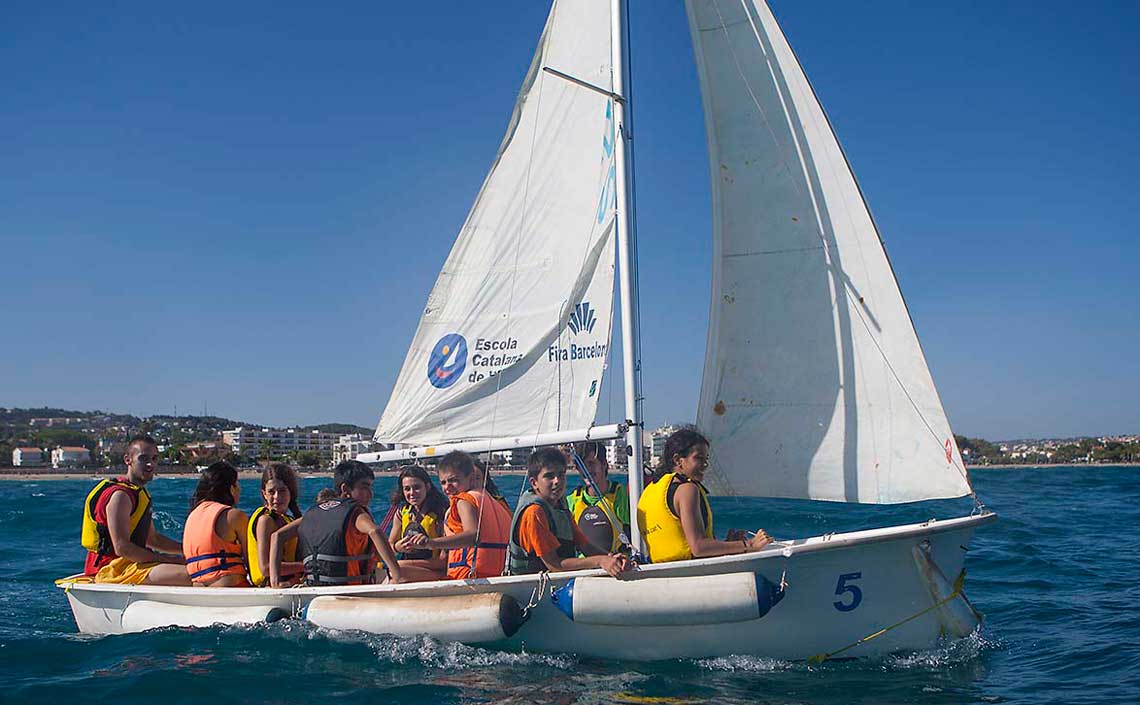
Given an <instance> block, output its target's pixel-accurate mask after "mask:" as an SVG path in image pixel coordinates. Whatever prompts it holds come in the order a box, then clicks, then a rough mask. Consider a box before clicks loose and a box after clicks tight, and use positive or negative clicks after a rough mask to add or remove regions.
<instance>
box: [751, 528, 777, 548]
mask: <svg viewBox="0 0 1140 705" xmlns="http://www.w3.org/2000/svg"><path fill="white" fill-rule="evenodd" d="M770 543H772V537H771V536H769V535H768V532H766V531H764V530H763V529H757V530H756V535H755V536H753V537H752V540H751V541H749V542H748V548H749V550H752V551H759V550H760V549H762V548H764V547H765V546H767V545H768V544H770Z"/></svg>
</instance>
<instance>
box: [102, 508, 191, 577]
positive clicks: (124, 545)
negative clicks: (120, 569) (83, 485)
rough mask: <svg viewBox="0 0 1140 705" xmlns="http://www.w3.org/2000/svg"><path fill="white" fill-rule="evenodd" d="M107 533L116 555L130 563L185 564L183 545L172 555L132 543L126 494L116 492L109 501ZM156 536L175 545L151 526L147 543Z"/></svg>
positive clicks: (129, 511)
mask: <svg viewBox="0 0 1140 705" xmlns="http://www.w3.org/2000/svg"><path fill="white" fill-rule="evenodd" d="M107 533H109V534H110V535H111V545H112V546H113V547H114V549H115V553H116V554H117V555H119V556H121V557H123V558H126V559H127V560H129V561H134V562H135V563H173V564H176V565H183V564H184V563H185V561H184V560H183V558H182V546H181V545H177V544H175V546H176V547H175V548H174V549H173V551H172V552H171V553H172V554H173V555H172V554H165V553H156V552H155V551H150V550H147V549H145V548H143V547H142V546H138V545H136V544H134V543H132V542H131V499H130V497H128V496H127V493H126V492H116V493H114V494H113V495H111V499H109V500H107ZM156 536H158V537H159V538H161V539H164V540H165V541H167V542H168V543H170V544H173V541H171V540H170V539H168V538H166V537H165V536H160V535H159V534H157V533H156V532H155V530H154V525H153V524H151V528H150V535H149V536H148V541H147V543H148V544H149V543H150V539H152V538H154V537H156Z"/></svg>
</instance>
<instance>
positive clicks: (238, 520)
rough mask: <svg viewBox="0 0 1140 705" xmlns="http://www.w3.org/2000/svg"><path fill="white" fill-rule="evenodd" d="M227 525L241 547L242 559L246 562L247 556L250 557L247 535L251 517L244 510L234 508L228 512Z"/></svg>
mask: <svg viewBox="0 0 1140 705" xmlns="http://www.w3.org/2000/svg"><path fill="white" fill-rule="evenodd" d="M226 524H227V525H228V528H229V530H230V531H231V532H233V533H232V534H231V536H234V537H235V539H236V540H237V544H238V545H239V546H241V551H240V553H241V557H242V560H243V561H244V560H245V559H246V556H248V555H249V546H246V545H245V533H246V531H247V530H248V529H249V517H248V516H247V515H246V513H245V512H243V511H242V510H240V509H238V508H236V507H233V508H230V509H227V510H226Z"/></svg>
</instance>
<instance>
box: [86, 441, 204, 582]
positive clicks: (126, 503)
mask: <svg viewBox="0 0 1140 705" xmlns="http://www.w3.org/2000/svg"><path fill="white" fill-rule="evenodd" d="M123 462H124V463H125V464H126V466H127V472H126V474H125V475H124V476H122V477H117V478H110V479H106V480H103V481H101V482H100V483H99V484H97V485H96V486H95V488H94V489H92V490H91V492H90V493H88V495H87V499H86V501H85V502H84V505H83V528H82V532H81V537H80V542H81V543H82V544H83V547H84V548H86V549H87V561H86V563H85V564H84V569H83V573H84V574H85V575H87V576H88V577H90V578H92V579H93V580H94V581H95V582H97V583H127V584H133V585H189V584H190V576H189V574H188V573H187V572H186V563H185V561H184V560H183V558H182V544H181V542H179V541H175V540H174V539H172V538H169V537H166V536H163V535H162V534H160V533H158V531H156V530H155V528H154V522H153V520H152V512H151V499H150V492H148V491H147V489H146V485H147V484H148V483H149V482H150V481H151V480H153V479H154V477H155V471H156V469H157V466H158V445H157V444H156V443H155V440H154V439H153V438H151V437H150V436H146V435H138V436H135V437H134V438H132V439H131V440H130V442H129V443H128V444H127V452H126V453H125V454H124V455H123Z"/></svg>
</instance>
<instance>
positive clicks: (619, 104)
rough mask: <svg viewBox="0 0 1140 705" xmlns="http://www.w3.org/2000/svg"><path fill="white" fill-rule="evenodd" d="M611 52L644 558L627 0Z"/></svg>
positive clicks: (628, 375) (625, 331)
mask: <svg viewBox="0 0 1140 705" xmlns="http://www.w3.org/2000/svg"><path fill="white" fill-rule="evenodd" d="M612 2H613V12H611V14H610V16H611V18H612V19H611V31H610V47H611V51H612V52H613V53H612V56H613V64H612V65H613V69H614V77H613V92H614V93H615V94H616V95H617V96H619V98H618V99H616V100H614V101H613V103H614V123H615V128H616V131H617V136H618V139H617V140H615V142H616V144H615V145H614V169H615V177H616V183H615V186H616V188H615V191H616V192H617V193H616V195H617V204H616V205H617V213H616V214H615V216H616V224H617V236H618V286H619V290H620V292H621V297H620V298H621V347H622V371H623V373H624V376H625V380H624V382H625V384H624V387H625V417H626V420H627V421H628V423H629V430H628V431H627V432H626V442H627V443H628V444H629V447H630V450H631V453H630V455H629V504H630V507H629V524H630V537H629V539H630V542H631V543H633V546H634V547H635V548H636V549H637V550H638V551H640V552H641V553H645V545H644V543H643V542H642V539H641V527H639V526H638V525H637V501H638V499H639V498H640V497H641V485H642V445H641V438H642V431H643V423H644V420H643V418H642V415H641V348H640V345H639V341H638V338H639V336H638V326H639V325H640V321H638V313H637V311H638V306H637V286H636V284H637V240H636V233H635V232H634V215H633V212H632V207H633V194H632V193H631V192H630V181H631V179H630V178H629V177H630V171H629V170H630V166H631V164H632V161H633V144H632V140H631V133H632V129H631V124H632V111H631V109H630V104H629V93H628V90H627V86H628V85H629V81H628V74H627V71H628V66H627V62H626V56H625V54H626V47H625V39H626V22H627V19H628V12H627V10H628V2H627V0H612Z"/></svg>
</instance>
